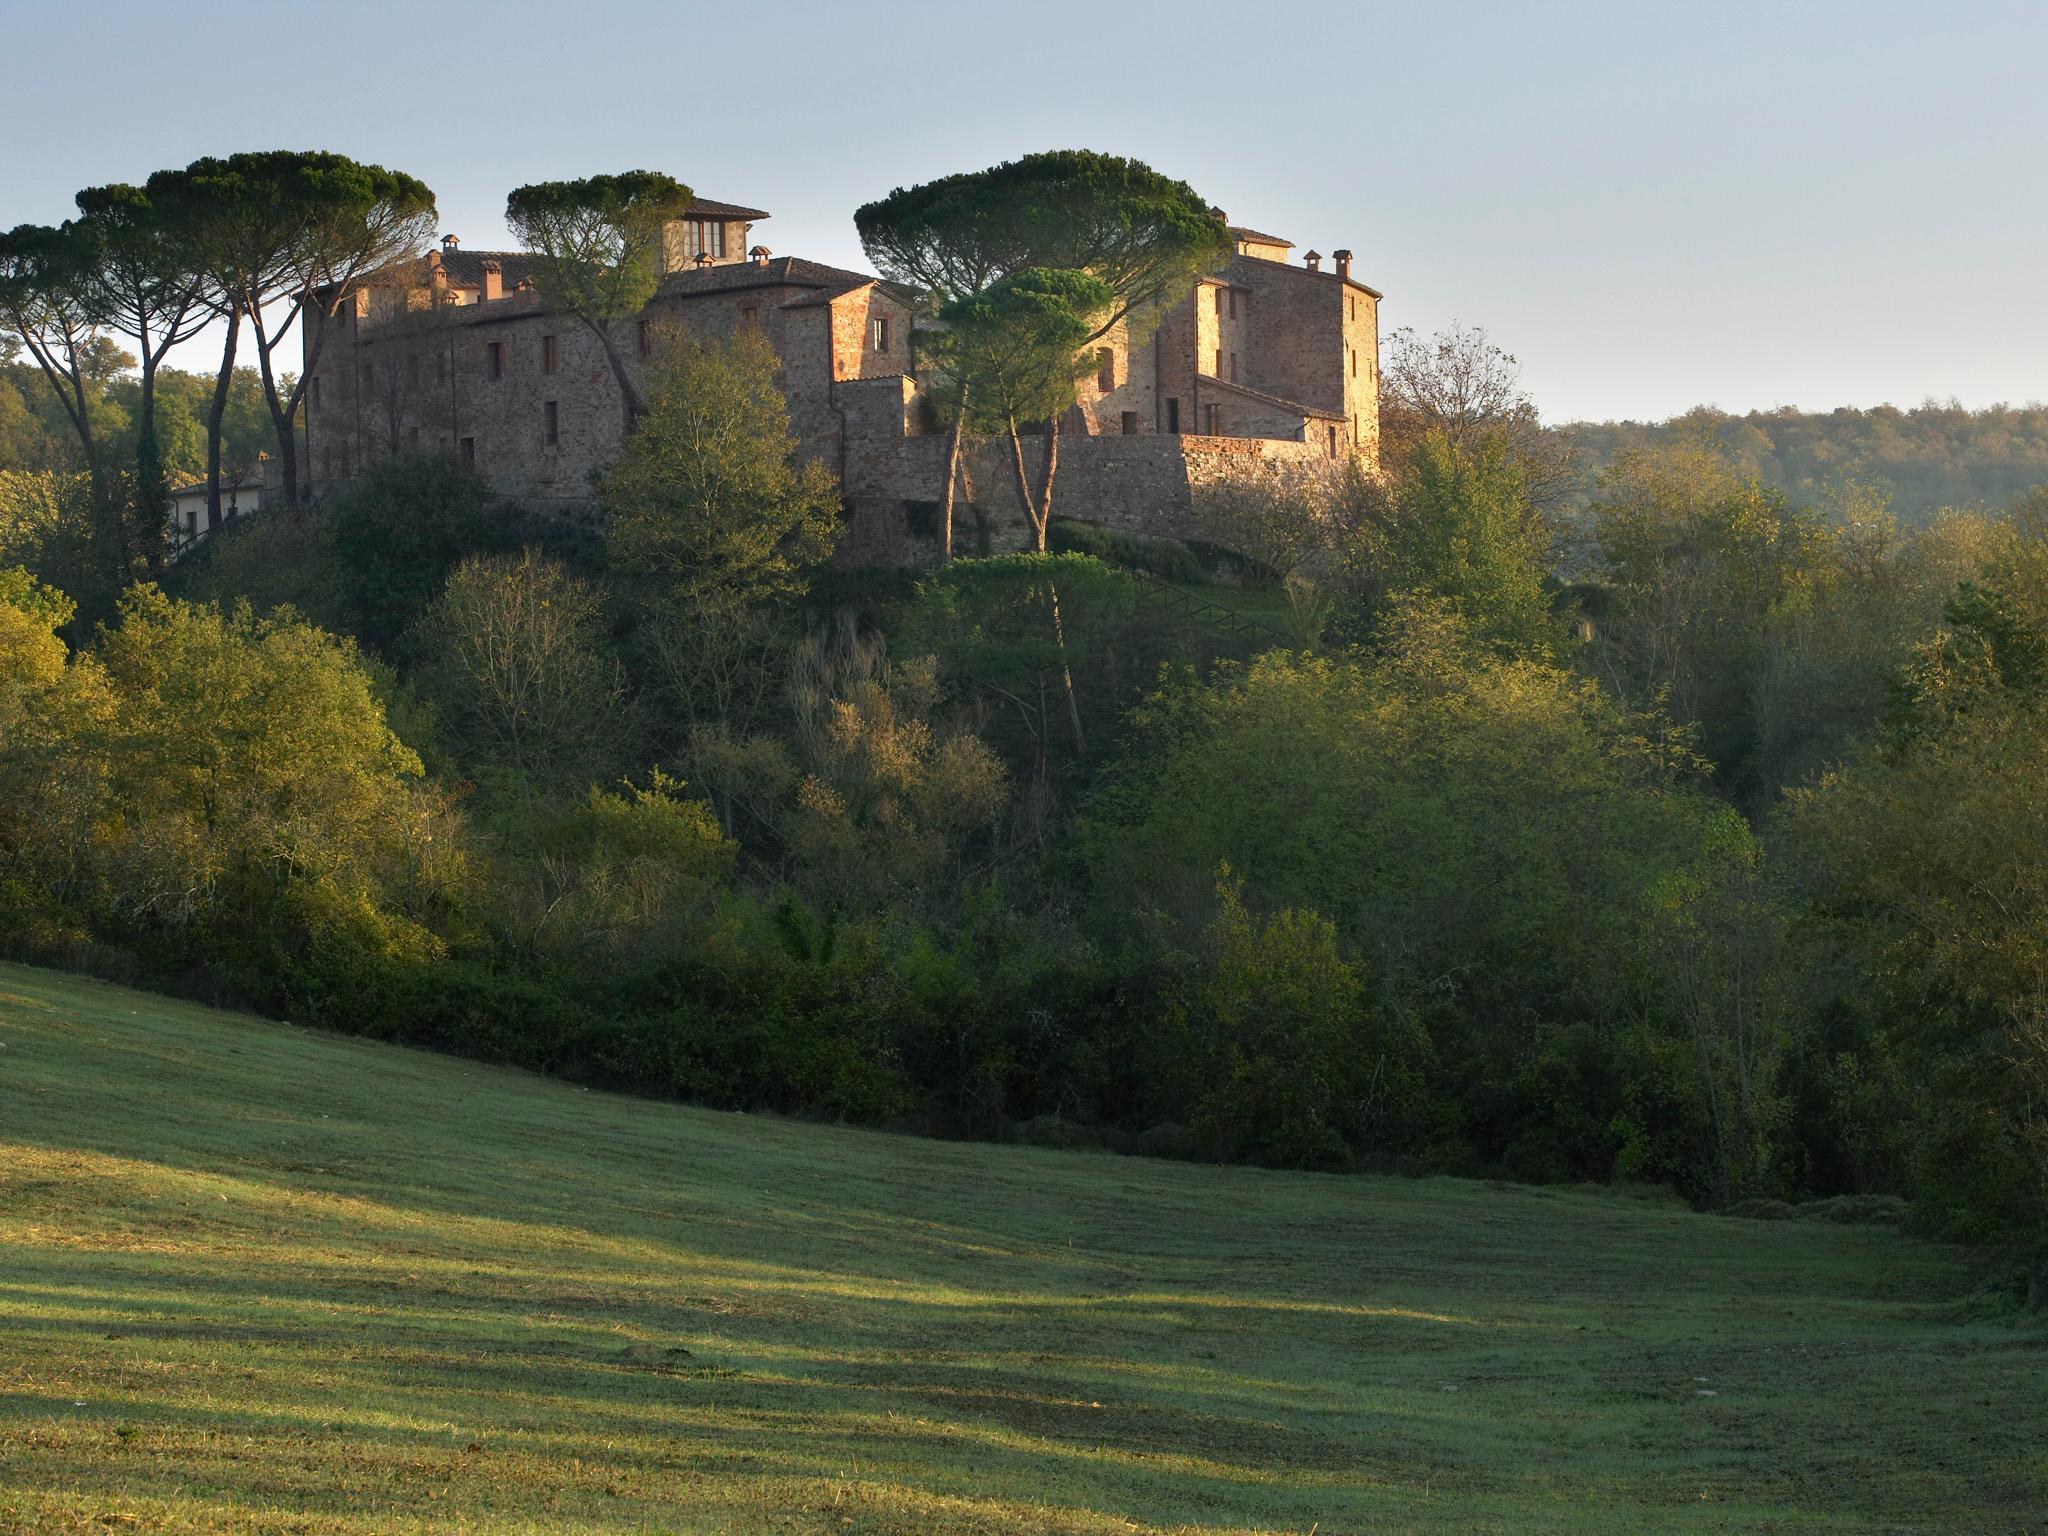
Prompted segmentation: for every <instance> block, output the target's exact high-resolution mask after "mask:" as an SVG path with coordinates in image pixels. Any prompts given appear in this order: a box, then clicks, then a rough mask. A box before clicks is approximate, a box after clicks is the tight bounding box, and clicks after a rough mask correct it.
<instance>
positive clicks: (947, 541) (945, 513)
mask: <svg viewBox="0 0 2048 1536" xmlns="http://www.w3.org/2000/svg"><path fill="white" fill-rule="evenodd" d="M966 432H967V386H966V385H965V384H962V385H961V386H960V405H959V410H958V412H957V413H956V414H955V415H954V417H953V440H952V442H951V443H949V444H948V445H947V447H946V491H945V494H944V495H943V496H941V497H940V498H939V563H940V564H941V565H945V564H948V563H950V562H951V561H952V558H953V486H954V484H955V482H957V481H958V480H959V478H960V440H961V438H962V437H964V436H965V435H966Z"/></svg>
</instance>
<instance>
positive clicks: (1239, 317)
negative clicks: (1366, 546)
mask: <svg viewBox="0 0 2048 1536" xmlns="http://www.w3.org/2000/svg"><path fill="white" fill-rule="evenodd" d="M767 217H768V215H767V214H766V213H764V212H762V211H761V210H759V209H755V208H744V207H740V206H738V205H735V204H731V203H719V202H712V201H709V200H699V201H698V202H697V203H696V204H695V205H694V206H693V207H692V208H691V209H690V210H689V213H688V214H687V216H686V217H684V218H682V219H678V220H675V221H673V222H672V223H670V224H669V225H668V227H667V229H666V230H665V231H664V239H663V242H662V244H663V251H662V273H661V277H660V281H659V284H658V286H657V288H656V291H655V294H654V297H653V298H652V299H651V300H650V301H649V303H648V305H647V307H646V308H645V310H643V312H642V313H641V315H640V317H639V318H638V320H637V321H635V322H633V323H632V325H631V326H630V327H628V328H626V329H627V332H628V333H627V334H624V335H621V336H617V337H615V338H614V340H615V342H616V343H617V344H618V345H619V347H620V349H621V350H622V352H623V353H624V354H625V356H626V358H627V363H628V366H629V367H632V368H637V367H639V366H641V364H642V362H643V361H644V360H645V359H646V358H647V357H648V356H650V355H651V354H652V352H653V350H654V349H655V348H656V347H658V346H659V345H660V341H661V338H662V337H663V336H664V335H665V334H667V333H668V328H669V327H675V328H677V329H679V330H681V331H683V332H685V333H687V334H690V335H693V336H697V337H701V338H704V339H707V340H709V339H715V338H721V337H725V336H729V335H731V334H732V333H733V332H735V331H736V330H738V329H740V328H741V327H752V328H758V329H759V330H760V331H761V332H762V334H764V335H765V336H766V338H767V339H768V341H769V342H770V344H771V345H772V346H773V347H774V349H775V352H776V354H777V357H778V359H779V361H780V364H781V374H780V380H779V382H780V385H781V388H782V391H783V393H784V395H785V397H786V398H787V400H788V402H789V409H790V419H791V425H792V428H793V430H794V431H795V433H796V435H797V438H798V440H799V443H800V445H801V451H802V452H803V453H804V454H806V455H808V456H810V457H813V458H817V459H822V460H823V461H824V462H825V463H826V464H827V465H828V466H829V467H830V468H831V469H832V470H833V471H834V472H835V473H836V474H837V475H838V476H839V479H840V483H841V486H842V488H843V491H844V494H845V497H846V502H847V509H848V517H849V526H848V529H847V535H846V537H845V538H844V539H843V540H842V551H843V553H844V554H845V556H846V557H847V558H848V559H851V560H856V561H862V562H873V563H883V564H896V563H906V562H914V561H916V560H918V559H920V558H923V557H924V556H925V555H926V554H928V553H929V546H928V545H925V544H924V541H927V540H929V539H930V538H931V537H933V536H934V534H935V519H934V518H933V515H932V514H933V512H934V510H935V508H936V505H937V503H938V500H939V498H940V495H941V492H942V486H941V483H940V482H941V480H942V478H943V475H944V472H945V451H946V440H945V436H944V434H943V432H942V431H941V430H940V429H939V427H938V425H937V423H936V420H935V417H934V413H933V412H932V411H931V410H930V409H929V407H928V405H927V402H926V401H925V400H924V398H923V394H922V390H921V385H920V381H919V379H918V378H917V376H916V373H915V371H914V369H913V366H912V359H911V346H910V341H911V328H912V324H913V318H914V316H913V311H912V309H911V308H910V306H909V305H908V304H907V303H906V302H905V300H904V298H903V297H902V296H899V295H898V294H897V293H895V292H893V291H892V290H891V289H890V288H889V286H888V285H886V284H884V283H883V282H881V281H880V280H879V279H878V278H875V277H873V276H870V275H868V274H865V273H861V272H853V271H848V270H845V269H843V268H839V267H831V266H826V265H824V264H822V263H819V262H814V261H806V260H804V259H802V258H800V257H789V256H776V255H774V254H773V253H772V252H770V251H769V250H768V249H767V248H766V247H765V246H763V245H760V244H758V243H755V242H754V240H753V231H754V228H755V226H756V225H757V224H758V223H760V222H761V221H763V220H765V219H766V218H767ZM1219 217H1221V215H1220V214H1219ZM1231 232H1232V234H1233V235H1234V236H1235V237H1236V250H1235V254H1234V255H1233V256H1232V258H1231V259H1230V261H1229V263H1228V264H1227V265H1226V266H1225V267H1224V268H1223V269H1222V270H1221V271H1218V272H1216V273H1214V274H1213V275H1211V276H1208V277H1204V278H1203V279H1201V280H1200V281H1199V282H1198V283H1196V284H1195V286H1194V291H1193V292H1192V293H1190V294H1189V296H1188V297H1187V298H1186V299H1184V300H1182V301H1181V302H1180V303H1179V304H1177V305H1175V306H1174V307H1173V308H1172V309H1171V310H1170V311H1169V312H1168V313H1167V314H1166V316H1165V317H1164V319H1163V321H1162V322H1161V323H1160V324H1158V325H1157V326H1156V327H1154V328H1152V329H1151V330H1150V331H1149V333H1147V334H1144V335H1142V336H1140V337H1139V338H1138V339H1137V340H1136V342H1135V344H1133V343H1132V340H1131V338H1130V336H1129V335H1128V334H1127V333H1126V332H1125V330H1124V329H1123V328H1121V327H1119V328H1118V329H1117V330H1116V331H1113V332H1112V333H1111V334H1110V335H1109V336H1106V337H1105V338H1104V339H1103V341H1102V343H1101V344H1100V347H1099V350H1098V352H1097V355H1096V365H1097V366H1096V368H1095V371H1094V373H1093V374H1092V375H1091V376H1090V377H1089V378H1088V379H1087V380H1086V381H1084V383H1083V385H1082V388H1081V392H1080V397H1079V400H1078V402H1077V404H1076V406H1075V408H1074V410H1072V411H1071V412H1069V414H1068V416H1067V418H1066V420H1065V421H1064V422H1063V424H1062V432H1063V436H1062V444H1061V450H1060V453H1061V468H1060V478H1059V482H1058V488H1057V494H1056V496H1055V503H1054V512H1055V515H1056V516H1062V517H1069V518H1076V519H1081V520H1086V521H1091V522H1099V523H1102V524H1105V525H1108V526H1112V527H1119V528H1124V529H1128V530H1131V531H1142V532H1151V533H1165V534H1174V533H1185V532H1187V531H1188V529H1187V511H1188V505H1189V492H1190V488H1191V487H1192V486H1194V485H1197V484H1200V483H1201V482H1202V481H1204V480H1205V479H1210V478H1214V477H1217V476H1221V475H1227V474H1231V473H1235V472H1237V471H1238V470H1239V469H1241V468H1242V467H1243V466H1244V465H1246V464H1247V463H1254V462H1261V461H1264V462H1273V461H1280V462H1289V463H1300V462H1328V461H1331V460H1337V459H1341V458H1344V457H1347V456H1353V455H1355V456H1357V457H1359V458H1361V459H1362V460H1363V461H1364V462H1365V463H1366V464H1367V466H1368V467H1371V466H1372V465H1373V464H1374V463H1375V462H1376V454H1377V447H1378V431H1379V418H1378V407H1377V399H1378V384H1379V380H1378V358H1379V332H1378V324H1379V321H1378V304H1379V298H1380V295H1379V294H1378V293H1377V292H1375V291H1374V290H1373V289H1371V288H1369V287H1367V286H1366V285H1365V284H1364V283H1362V282H1360V281H1358V280H1357V279H1356V278H1354V277H1353V276H1352V275H1351V253H1350V252H1348V251H1341V250H1340V251H1338V252H1336V253H1335V255H1334V257H1333V258H1332V264H1331V267H1330V268H1329V269H1328V270H1325V269H1324V268H1323V266H1322V262H1321V258H1320V257H1319V256H1318V255H1317V253H1315V252H1313V251H1311V252H1309V253H1308V254H1307V256H1306V257H1305V259H1304V260H1303V261H1301V262H1299V263H1296V262H1294V261H1293V260H1291V259H1290V252H1291V250H1292V247H1291V245H1290V243H1289V242H1287V241H1285V240H1282V239H1279V238H1277V237H1275V236H1271V235H1266V234H1261V233H1259V232H1257V231H1255V230H1251V229H1245V228H1239V227H1236V226H1232V230H1231ZM308 323H309V324H310V325H311V326H313V327H316V329H314V330H311V331H309V332H308V335H307V338H306V341H307V356H309V357H311V356H313V355H314V348H313V344H314V342H315V341H318V342H319V350H318V362H317V365H316V366H314V367H312V368H310V369H308V370H307V387H306V410H305V428H304V430H305V434H306V438H305V455H304V461H303V467H302V471H301V472H302V474H303V475H304V476H305V479H306V482H307V484H306V487H305V489H306V491H307V493H308V494H310V495H313V496H319V495H321V494H324V493H325V492H327V491H330V490H332V489H334V488H335V487H337V486H339V485H342V484H344V483H346V482H347V481H348V480H349V479H350V478H351V477H353V476H354V475H355V474H357V473H359V472H360V471H361V469H362V468H363V466H364V465H366V464H368V463H371V462H373V461H375V460H377V459H380V458H385V457H391V456H400V455H410V454H445V455H450V456H453V457H455V458H456V459H458V460H459V461H460V462H461V463H462V464H463V465H464V466H466V467H468V468H470V469H472V470H473V471H474V472H475V473H476V474H477V475H478V476H480V477H481V478H482V479H483V480H484V482H485V483H486V484H488V485H489V486H490V487H491V488H492V489H494V490H496V491H498V492H500V493H502V494H504V495H506V496H508V497H512V498H515V499H517V500H518V501H520V502H522V503H524V504H527V505H530V506H533V507H536V508H537V509H541V510H551V511H556V512H559V513H562V514H564V515H572V516H575V515H583V514H586V513H587V512H588V511H589V510H590V509H591V506H592V491H591V486H592V480H593V477H594V476H595V475H596V474H597V473H598V472H600V471H601V470H603V469H604V468H605V467H606V466H607V465H608V464H609V463H610V462H611V460H612V458H613V456H614V455H615V454H616V453H617V452H618V448H619V444H620V442H621V440H622V435H623V427H624V411H623V404H622V402H621V400H620V397H619V390H618V385H617V381H616V380H615V378H614V377H613V374H612V369H611V365H610V363H609V361H608V360H607V358H606V356H605V353H604V349H603V347H602V346H601V345H600V343H599V341H598V338H597V337H596V336H594V335H593V334H591V332H590V331H589V330H588V329H587V328H586V327H585V326H584V325H583V324H582V323H581V322H580V321H578V320H577V319H575V317H573V316H570V315H566V314H563V313H560V312H558V311H555V310H552V309H550V308H549V306H548V303H547V297H546V295H545V294H544V293H542V292H540V291H539V290H538V289H537V288H536V286H535V283H534V277H533V272H532V263H531V261H530V259H529V257H528V256H527V254H526V253H524V252H519V251H466V250H464V249H462V247H461V245H460V243H459V241H457V240H456V238H455V237H454V236H452V235H451V236H447V237H445V238H444V239H443V240H442V242H441V247H440V249H439V250H435V251H430V252H428V253H427V255H426V256H424V257H422V258H420V259H419V260H418V261H415V262H412V263H410V264H408V265H406V266H403V267H399V268H394V269H392V270H390V271H388V272H386V273H384V274H381V275H380V277H379V278H378V279H377V280H376V281H374V282H372V283H371V284H369V285H367V286H366V287H364V288H363V289H361V290H360V291H358V292H357V293H355V294H354V295H353V296H351V298H349V299H348V300H346V301H345V302H344V303H343V304H342V305H341V306H340V308H339V310H338V311H337V312H336V313H335V314H333V315H332V316H328V315H325V314H323V313H321V312H319V310H318V308H317V307H315V313H314V314H312V315H311V316H309V319H308ZM319 328H324V331H323V329H319ZM1013 478H1014V477H1013V475H1012V473H1011V471H1009V470H1008V469H1007V468H1006V467H1005V466H1004V464H1003V461H1002V460H1001V458H1000V457H999V455H998V453H997V451H996V448H995V445H989V446H987V447H985V448H983V449H982V450H980V451H979V452H977V453H975V454H973V455H971V456H970V464H969V468H968V486H967V488H966V493H965V494H964V495H963V500H962V505H961V509H960V511H961V515H960V519H959V520H958V521H957V522H956V539H960V538H963V537H964V539H965V541H966V543H965V546H964V547H968V548H977V547H979V548H989V549H994V548H1007V547H1015V546H1016V545H1017V544H1019V543H1021V542H1023V541H1024V529H1025V526H1026V525H1025V519H1024V516H1023V513H1022V510H1021V508H1020V507H1019V506H1018V505H1017V502H1016V496H1015V492H1014V490H1013V489H1012V486H1013ZM921 545H922V546H923V547H921Z"/></svg>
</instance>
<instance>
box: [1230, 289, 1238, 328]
mask: <svg viewBox="0 0 2048 1536" xmlns="http://www.w3.org/2000/svg"><path fill="white" fill-rule="evenodd" d="M1230 318H1231V319H1233V320H1235V319H1236V318H1237V290H1236V289H1235V288H1233V289H1231V290H1230Z"/></svg>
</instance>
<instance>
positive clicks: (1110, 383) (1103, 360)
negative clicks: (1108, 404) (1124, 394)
mask: <svg viewBox="0 0 2048 1536" xmlns="http://www.w3.org/2000/svg"><path fill="white" fill-rule="evenodd" d="M1095 387H1096V388H1097V389H1099V390H1102V391H1103V392H1104V393H1105V394H1106V393H1108V392H1109V391H1110V390H1112V389H1115V388H1116V351H1115V349H1114V348H1112V347H1103V348H1101V349H1100V350H1098V351H1097V352H1096V354H1095Z"/></svg>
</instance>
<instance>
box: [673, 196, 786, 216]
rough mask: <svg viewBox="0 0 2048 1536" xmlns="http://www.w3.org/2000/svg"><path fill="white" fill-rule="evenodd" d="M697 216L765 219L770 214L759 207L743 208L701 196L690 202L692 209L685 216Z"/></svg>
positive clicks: (735, 204) (736, 204)
mask: <svg viewBox="0 0 2048 1536" xmlns="http://www.w3.org/2000/svg"><path fill="white" fill-rule="evenodd" d="M692 216H695V217H697V218H700V219H765V218H767V217H768V215H767V214H766V213H764V212H762V211H761V210H760V209H759V208H742V207H741V206H740V205H739V204H738V203H721V202H719V201H717V200H716V199H715V198H709V197H700V198H698V199H697V200H696V201H695V202H693V203H691V204H690V211H689V213H686V214H684V215H683V217H684V218H690V217H692Z"/></svg>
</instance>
